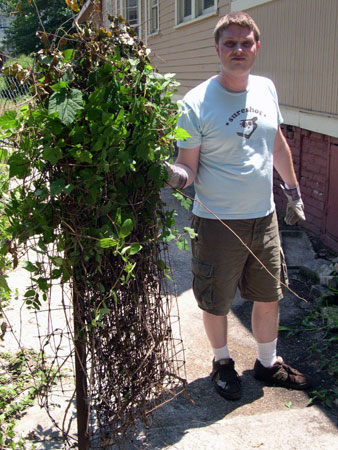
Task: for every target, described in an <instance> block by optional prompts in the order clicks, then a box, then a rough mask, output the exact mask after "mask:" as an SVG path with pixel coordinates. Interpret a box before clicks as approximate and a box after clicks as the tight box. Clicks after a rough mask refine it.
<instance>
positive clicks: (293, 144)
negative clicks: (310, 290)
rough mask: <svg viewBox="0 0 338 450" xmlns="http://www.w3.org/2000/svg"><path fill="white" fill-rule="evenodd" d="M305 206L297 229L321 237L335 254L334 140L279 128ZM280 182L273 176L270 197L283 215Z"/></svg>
mask: <svg viewBox="0 0 338 450" xmlns="http://www.w3.org/2000/svg"><path fill="white" fill-rule="evenodd" d="M282 130H283V133H284V136H285V138H286V140H287V142H288V144H289V146H290V149H291V152H292V157H293V162H294V167H295V171H296V175H297V178H298V180H299V185H300V190H301V193H302V198H303V201H304V205H305V214H306V221H305V222H301V226H302V227H303V228H305V229H307V230H309V231H310V232H312V233H314V234H316V235H319V236H321V238H322V240H323V242H325V243H326V244H327V245H329V246H330V247H331V248H333V249H334V250H336V251H338V217H337V213H338V202H337V193H338V180H337V177H336V176H335V174H337V173H338V139H335V138H331V137H329V136H326V135H325V134H321V133H315V132H311V131H308V130H304V129H301V128H298V127H293V126H288V125H283V126H282ZM280 184H282V180H281V178H280V176H279V175H278V173H277V172H276V171H275V173H274V198H275V203H276V209H277V212H278V213H279V214H283V213H285V209H286V198H285V196H284V194H283V192H282V190H281V188H280Z"/></svg>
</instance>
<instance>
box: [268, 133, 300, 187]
mask: <svg viewBox="0 0 338 450" xmlns="http://www.w3.org/2000/svg"><path fill="white" fill-rule="evenodd" d="M273 165H274V167H275V169H276V170H277V172H278V173H279V175H280V176H281V177H282V179H283V181H284V183H285V185H286V186H287V187H288V188H295V187H297V186H298V181H297V177H296V174H295V170H294V167H293V162H292V155H291V150H290V147H289V146H288V143H287V142H286V139H285V137H284V136H283V133H282V130H281V129H280V128H278V131H277V134H276V137H275V143H274V151H273Z"/></svg>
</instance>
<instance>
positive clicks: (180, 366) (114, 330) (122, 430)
mask: <svg viewBox="0 0 338 450" xmlns="http://www.w3.org/2000/svg"><path fill="white" fill-rule="evenodd" d="M121 23H122V26H120V24H121ZM112 30H113V33H110V34H108V33H107V32H104V38H103V37H102V35H101V34H102V33H101V32H100V31H98V32H94V31H91V30H89V32H90V33H91V34H90V38H88V41H87V40H86V39H87V37H86V36H85V35H83V36H84V37H83V36H82V35H81V36H80V37H76V39H79V45H78V47H77V50H79V49H80V50H81V51H83V52H87V53H84V54H86V55H90V58H91V59H90V60H91V61H92V62H93V67H95V68H97V67H101V66H103V65H104V64H105V62H106V56H105V53H104V52H107V53H108V52H109V51H110V52H112V54H113V55H115V53H114V52H115V48H116V46H118V45H119V46H120V47H121V54H122V55H123V54H124V52H125V53H126V55H127V57H128V58H129V55H130V54H131V52H132V51H133V52H135V55H137V56H138V57H140V58H146V57H145V56H142V55H145V48H144V47H143V45H142V44H141V43H137V42H136V41H135V43H134V44H132V45H133V46H134V47H132V45H131V44H130V42H131V39H132V38H131V36H133V34H132V31H131V30H130V29H129V28H128V27H127V25H125V24H124V23H123V22H122V19H119V20H118V21H116V22H115V25H114V26H113V27H112ZM100 33H101V34H100ZM130 33H131V34H130ZM90 39H92V41H91V40H90ZM105 39H106V40H107V42H106V41H105ZM109 39H110V40H109ZM69 42H72V41H71V39H70V41H69ZM113 44H114V45H115V47H114V46H113ZM96 49H99V51H98V50H96ZM80 50H79V51H80ZM94 50H95V51H94ZM46 52H47V51H46ZM58 55H59V53H58ZM127 57H124V56H123V58H124V60H125V61H127V63H128V61H130V59H128V58H127ZM124 60H123V61H124ZM53 61H54V60H53ZM79 61H82V60H80V59H79ZM127 63H126V64H127ZM121 64H122V63H121ZM128 64H129V63H128ZM146 64H147V60H146V59H144V60H141V63H140V67H141V66H142V67H145V66H146ZM74 67H75V69H74V70H78V71H79V73H80V74H81V77H82V72H81V71H82V70H83V68H82V66H80V65H79V66H76V65H74ZM128 67H129V66H128ZM44 70H47V69H44ZM49 70H53V71H54V72H55V73H54V76H61V75H60V71H59V69H58V68H55V66H54V64H53V62H52V63H51V65H50V69H49ZM114 70H115V71H116V74H117V75H116V76H117V78H118V76H119V72H118V69H117V68H114ZM133 70H134V69H133V66H132V65H131V66H130V68H128V72H126V70H124V73H128V74H129V73H130V75H128V77H129V78H126V80H127V81H126V82H127V83H130V86H131V88H132V89H134V90H135V96H137V97H140V98H142V97H143V96H144V95H145V92H146V90H145V89H141V87H140V80H139V81H138V82H137V83H134V81H133V75H132V74H133V73H134V72H133ZM147 70H149V69H147ZM102 73H103V72H102ZM136 73H137V71H136ZM137 75H138V73H137ZM27 76H30V75H29V74H28V75H27ZM81 77H80V76H79V79H80V80H82V78H81ZM76 80H77V78H76ZM111 80H113V81H111ZM164 81H165V80H164ZM164 81H163V82H164ZM86 82H87V79H86V77H83V83H86ZM36 83H37V84H36V86H35V87H36V89H37V90H38V87H39V85H38V82H36ZM107 86H109V88H111V89H112V92H113V89H115V84H114V79H113V75H112V76H111V79H109V80H108V81H107ZM40 87H41V86H40ZM45 87H46V86H45ZM77 87H78V88H82V85H81V84H79V86H77ZM131 88H130V89H131ZM46 89H47V88H46ZM46 89H45V90H44V91H43V92H44V94H43V95H47V94H46V92H47V90H46ZM91 89H94V87H93V86H92V85H91ZM107 89H108V87H107ZM84 90H85V89H84ZM148 95H150V94H148ZM150 100H152V101H155V100H153V98H152V97H150ZM34 101H38V94H37V96H36V97H35V100H34ZM112 103H113V102H110V103H109V108H112V106H111V105H112ZM31 106H32V107H34V103H33V102H31ZM127 106H128V107H129V105H127V104H126V105H125V108H127ZM142 107H144V108H145V111H146V113H147V114H148V113H149V111H150V108H151V107H152V104H151V103H150V101H149V102H148V103H144V104H143V103H142ZM107 108H108V106H107ZM166 108H167V109H168V111H169V110H170V108H171V107H170V106H166ZM111 113H112V115H113V116H114V114H117V113H118V111H117V112H116V111H111ZM161 120H163V121H164V119H162V118H161ZM162 128H163V129H164V124H162V123H160V125H158V130H157V131H156V133H157V135H156V138H157V139H158V137H161V136H162V135H164V134H165V131H163V130H162ZM32 129H34V127H32ZM25 132H27V133H30V132H31V130H30V129H29V128H27V127H26V128H25V127H22V129H21V131H20V133H22V135H24V133H25ZM39 133H40V134H38V137H37V140H39V141H40V142H41V143H42V145H41V146H43V145H44V144H43V142H44V139H45V131H44V129H41V130H40V131H39ZM55 134H56V136H58V135H59V134H58V132H57V133H55ZM29 136H30V135H29ZM128 136H129V135H128ZM21 139H22V136H21V135H19V137H15V136H14V137H12V138H9V139H8V146H9V147H11V148H14V149H15V146H16V145H17V143H18V142H22V140H21ZM55 139H57V137H56V138H55ZM67 139H68V136H67V135H65V141H67ZM126 139H127V138H126ZM6 145H7V143H6ZM52 145H54V143H53V144H52ZM55 145H56V144H55ZM67 145H69V147H63V157H62V158H60V160H58V161H57V162H56V163H49V162H47V163H46V164H45V166H44V168H43V169H42V170H40V171H39V170H36V167H40V165H39V164H40V162H39V161H40V159H41V154H39V153H38V152H39V151H40V150H39V148H40V147H39V146H38V145H36V146H34V147H32V148H31V151H32V154H33V153H34V152H36V153H34V156H33V157H30V158H31V159H30V160H29V162H28V163H27V164H28V165H29V167H30V165H32V166H33V164H36V166H35V168H34V169H30V172H29V174H28V175H27V176H22V179H21V180H20V179H19V180H17V179H15V178H13V179H12V181H11V183H12V186H11V189H12V191H13V195H11V196H10V197H11V199H12V201H14V202H15V195H18V197H20V198H21V199H24V200H26V199H28V202H30V201H31V199H37V198H39V195H45V194H43V192H48V194H46V197H44V198H43V200H42V201H41V202H42V203H43V205H42V207H41V208H42V209H39V208H40V206H41V205H40V204H39V201H37V203H36V205H37V209H36V210H34V214H40V213H41V214H46V216H45V217H46V223H48V226H50V227H51V228H53V227H54V223H56V224H58V225H57V226H55V227H54V228H53V230H52V233H51V234H48V235H47V234H43V233H47V232H46V231H45V229H44V225H45V224H44V223H43V224H42V227H40V225H38V226H37V229H36V230H35V228H34V227H35V224H34V220H33V221H32V222H31V226H32V227H33V228H34V233H33V232H32V230H30V229H28V228H27V224H26V223H24V221H23V217H24V215H22V216H20V217H18V218H16V219H17V220H18V222H17V223H18V229H19V230H20V233H22V234H21V235H19V236H15V237H14V239H13V240H12V241H11V243H10V246H9V249H10V252H11V253H12V259H13V263H14V266H16V265H17V264H18V261H20V260H22V259H23V258H24V259H26V260H27V261H29V262H31V263H32V266H28V270H30V271H31V276H30V277H29V279H28V284H29V283H30V286H23V291H22V292H21V295H23V296H24V303H26V305H28V306H29V307H30V308H31V313H30V314H31V315H32V314H33V315H34V320H35V327H34V328H35V329H36V333H35V332H34V334H35V335H36V336H35V338H36V343H35V345H36V346H37V347H38V350H39V354H40V357H41V367H43V369H44V372H45V378H46V382H45V384H44V389H43V390H42V391H41V393H40V405H41V406H43V407H44V408H45V409H46V411H47V413H48V415H49V416H50V418H51V420H52V421H53V423H54V426H55V427H57V428H58V429H59V430H60V432H61V437H62V439H63V441H64V445H65V448H74V447H76V446H77V445H78V442H80V440H81V439H83V438H85V440H86V439H89V443H90V448H99V449H101V448H109V447H111V446H112V445H115V444H116V445H117V446H120V445H122V444H121V443H122V442H123V440H124V438H125V436H126V435H127V434H128V433H129V431H130V429H131V428H132V427H135V426H136V425H137V423H138V422H139V421H141V422H145V423H148V420H149V416H150V415H151V413H152V412H153V411H154V410H155V409H156V408H158V407H159V406H160V405H161V404H162V403H164V402H167V401H169V400H170V399H172V398H174V397H175V396H177V395H178V394H180V393H181V392H184V390H185V385H186V381H185V377H186V374H185V358H184V349H183V343H182V339H181V334H180V326H179V313H178V308H177V296H176V293H175V291H174V289H173V287H172V283H170V284H169V283H168V278H167V275H168V273H167V270H168V269H167V267H170V261H169V255H168V249H167V244H165V243H164V242H163V241H162V240H159V236H160V234H161V232H162V230H164V229H166V227H168V225H167V221H168V216H167V215H166V214H165V213H164V205H163V204H162V201H161V198H160V191H159V188H160V185H161V184H160V183H158V181H157V180H154V179H152V178H151V177H150V175H149V174H150V172H151V170H153V169H154V162H153V161H152V160H151V159H149V160H145V158H144V157H139V156H138V155H137V153H135V156H134V157H135V158H139V161H138V170H139V171H140V172H142V171H143V172H142V173H143V174H144V177H145V179H146V180H147V182H146V183H143V185H142V186H140V185H139V184H138V182H137V180H136V179H135V172H133V171H131V172H130V173H129V172H127V173H126V175H125V176H124V177H121V178H120V179H119V181H118V183H119V185H118V187H119V189H122V190H123V191H124V192H126V191H128V192H129V197H128V200H127V202H126V201H125V197H124V199H123V201H121V198H120V197H119V196H118V193H119V192H118V189H117V187H116V183H117V181H116V174H115V175H114V168H115V167H116V165H117V164H118V161H119V160H116V161H115V160H114V159H113V158H114V157H115V156H114V155H116V154H117V149H116V148H114V146H113V145H112V146H111V148H110V149H109V152H110V156H109V157H111V159H112V162H110V170H102V172H101V173H100V177H101V178H100V181H99V182H98V181H96V182H95V181H93V180H91V179H90V178H88V179H86V180H84V182H82V180H81V177H80V175H81V170H87V171H88V173H90V175H92V176H96V172H95V171H96V170H97V171H98V170H99V169H100V170H101V167H102V164H101V166H100V165H99V164H98V165H97V166H95V162H94V158H93V162H88V161H80V162H78V161H77V160H76V159H74V154H73V153H72V147H73V146H72V144H71V143H68V144H67ZM116 145H117V144H116ZM125 145H126V146H128V145H134V144H133V143H132V144H128V142H127V143H126V144H125ZM163 145H164V144H163ZM165 145H167V143H165ZM66 148H67V149H68V148H69V149H70V151H69V154H67V153H66V150H65V149H66ZM136 155H137V156H136ZM42 156H43V155H42ZM79 174H80V175H79ZM148 175H149V178H146V177H147V176H148ZM114 176H115V178H114ZM60 178H62V179H64V180H65V186H69V185H71V184H72V186H73V190H72V191H71V190H69V191H67V192H66V191H64V190H63V188H62V189H61V190H60V191H58V193H57V194H55V193H54V194H51V193H50V187H51V185H52V184H53V183H55V182H57V180H59V179H60ZM94 182H95V183H96V186H97V191H96V194H97V200H96V202H94V204H93V203H91V202H88V198H90V196H91V194H92V192H91V189H93V183H94ZM147 183H148V184H147ZM162 184H163V183H162ZM14 192H15V193H14ZM18 193H19V194H18ZM34 201H35V200H34ZM12 205H13V203H12ZM29 205H30V206H29V208H31V207H32V206H31V205H32V203H29ZM120 209H121V210H122V214H132V216H133V228H132V230H131V231H130V232H128V235H126V238H125V239H124V240H125V242H124V244H125V245H126V247H127V246H128V244H129V245H133V244H135V243H136V244H137V245H138V250H137V252H135V254H134V253H131V254H130V255H129V256H128V264H129V265H131V267H132V276H130V277H129V276H126V267H127V263H126V260H125V259H124V255H125V254H126V253H123V252H122V251H114V250H115V248H101V247H100V245H99V241H100V240H101V239H100V237H101V234H100V232H99V231H98V230H100V229H101V228H102V227H108V225H109V226H110V229H112V230H113V232H115V231H116V233H117V234H118V233H119V227H120V226H121V224H116V223H115V222H114V220H113V219H112V218H111V217H110V214H111V213H110V211H114V214H115V213H116V215H118V214H119V213H118V212H116V211H119V210H120ZM32 217H33V216H32V215H31V216H30V219H31V218H32ZM114 217H115V216H114ZM50 224H51V225H50ZM93 224H94V225H93ZM95 227H96V228H95ZM41 228H42V230H43V231H42V232H41ZM51 228H49V229H48V230H50V229H51ZM48 233H50V231H48ZM46 235H47V238H46ZM118 235H119V236H120V235H121V234H118ZM26 236H30V237H29V239H27V237H26ZM32 236H33V237H32ZM41 236H43V237H44V239H45V241H44V243H43V244H41V239H42V238H41ZM49 236H50V239H49ZM17 240H19V241H21V244H20V245H21V246H18V244H17V242H18V241H17ZM48 240H49V242H50V243H48ZM45 242H47V245H46V244H45ZM60 249H61V250H60ZM125 251H127V250H125ZM68 261H71V264H68ZM61 266H62V270H61V269H60V267H61ZM31 267H33V269H31ZM58 271H60V276H59V275H58V273H59V272H58ZM130 272H131V271H130ZM46 286H47V288H46ZM27 289H28V290H27ZM29 292H33V294H32V293H30V294H29ZM39 292H40V294H39ZM42 299H43V300H42ZM23 316H24V314H23ZM7 320H8V323H9V325H10V326H12V325H13V318H10V317H8V318H7ZM25 320H26V317H25ZM30 320H31V316H30ZM23 325H24V326H25V322H23ZM32 331H33V328H32V327H31V328H30V330H29V332H30V333H32ZM16 340H17V343H18V345H19V347H21V348H23V347H24V346H25V339H24V337H23V335H22V336H21V335H19V336H18V337H16ZM74 381H75V389H74ZM75 402H76V404H77V410H76V409H75V407H74V403H75ZM56 403H62V405H63V406H62V409H63V411H64V414H63V417H61V416H60V414H55V404H56ZM75 418H77V420H78V423H80V422H81V424H82V428H81V429H80V428H79V430H78V433H79V436H76V431H75V428H74V426H73V425H72V423H73V422H74V420H75ZM79 418H80V422H79ZM83 425H85V426H83ZM79 426H80V425H79Z"/></svg>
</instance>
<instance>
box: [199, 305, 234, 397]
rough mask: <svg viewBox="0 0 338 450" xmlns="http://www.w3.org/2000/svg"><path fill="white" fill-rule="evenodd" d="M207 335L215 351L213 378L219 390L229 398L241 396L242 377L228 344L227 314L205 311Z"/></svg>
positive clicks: (204, 321) (204, 320)
mask: <svg viewBox="0 0 338 450" xmlns="http://www.w3.org/2000/svg"><path fill="white" fill-rule="evenodd" d="M203 323H204V328H205V332H206V335H207V337H208V339H209V342H210V345H211V347H212V351H213V353H214V359H213V362H212V364H213V370H212V379H213V382H214V386H215V388H216V390H217V392H218V393H219V394H220V395H222V397H224V398H226V399H228V400H238V399H239V398H240V396H241V386H240V379H239V377H238V374H237V372H236V370H235V365H234V361H233V360H232V359H231V358H230V355H229V350H228V345H227V331H228V320H227V316H226V315H225V316H217V315H215V314H210V313H208V312H207V311H203Z"/></svg>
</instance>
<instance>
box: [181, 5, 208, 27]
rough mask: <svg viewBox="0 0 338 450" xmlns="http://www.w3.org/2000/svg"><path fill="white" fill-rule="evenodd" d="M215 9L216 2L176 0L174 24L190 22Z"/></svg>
mask: <svg viewBox="0 0 338 450" xmlns="http://www.w3.org/2000/svg"><path fill="white" fill-rule="evenodd" d="M216 9H217V0H176V24H177V25H178V24H180V23H184V22H190V21H191V20H195V19H197V18H199V17H202V16H204V15H206V14H213V13H215V12H216Z"/></svg>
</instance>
